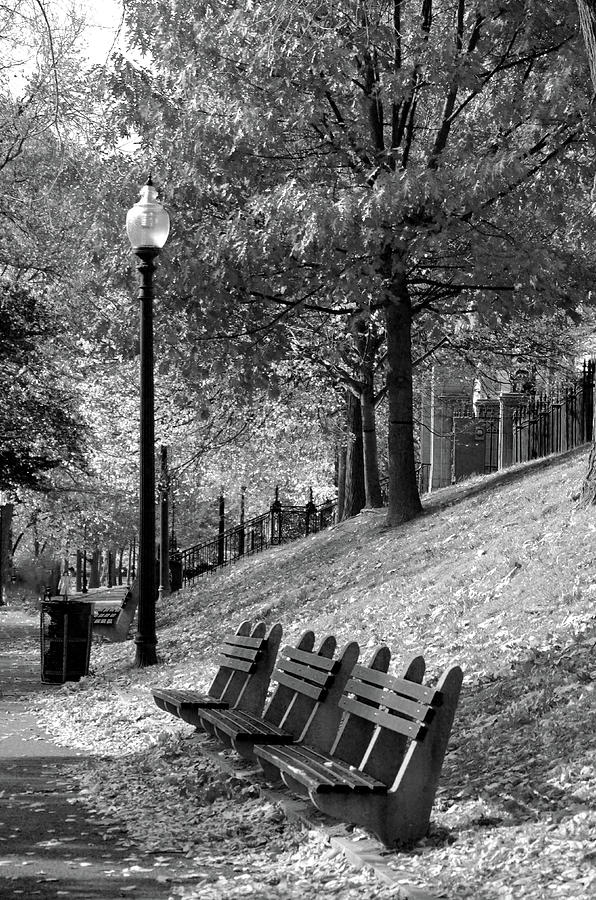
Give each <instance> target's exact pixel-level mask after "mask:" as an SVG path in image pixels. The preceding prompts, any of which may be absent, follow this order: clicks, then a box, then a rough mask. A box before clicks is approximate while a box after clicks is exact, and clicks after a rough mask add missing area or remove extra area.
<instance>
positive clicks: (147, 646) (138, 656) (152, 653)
mask: <svg viewBox="0 0 596 900" xmlns="http://www.w3.org/2000/svg"><path fill="white" fill-rule="evenodd" d="M135 644H136V645H137V646H136V653H135V663H134V664H135V668H137V669H144V668H145V667H146V666H155V665H157V662H158V659H157V649H156V648H157V644H156V643H155V644H151V643H148V642H147V641H146V640H144V638H143V636H142V635H140V634H135Z"/></svg>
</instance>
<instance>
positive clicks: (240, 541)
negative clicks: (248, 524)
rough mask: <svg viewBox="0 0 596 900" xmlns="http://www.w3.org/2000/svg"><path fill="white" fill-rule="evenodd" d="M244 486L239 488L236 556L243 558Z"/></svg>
mask: <svg viewBox="0 0 596 900" xmlns="http://www.w3.org/2000/svg"><path fill="white" fill-rule="evenodd" d="M245 493H246V485H244V484H243V485H242V487H241V488H240V528H239V529H238V556H244V495H245Z"/></svg>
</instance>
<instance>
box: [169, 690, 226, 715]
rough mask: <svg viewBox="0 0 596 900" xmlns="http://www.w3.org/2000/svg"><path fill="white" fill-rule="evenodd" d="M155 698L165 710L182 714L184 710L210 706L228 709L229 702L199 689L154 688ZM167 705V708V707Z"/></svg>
mask: <svg viewBox="0 0 596 900" xmlns="http://www.w3.org/2000/svg"><path fill="white" fill-rule="evenodd" d="M152 693H153V699H154V700H155V702H156V703H157V705H158V706H159V707H161V708H162V709H164V710H165V712H169V713H173V714H174V715H176V716H180V712H181V711H182V710H190V709H199V708H201V707H209V708H211V709H227V707H228V705H229V704H228V703H226V702H225V701H223V700H215V699H214V698H213V697H210V696H209V694H202V693H199V692H198V691H190V690H189V691H178V690H168V689H167V688H153V689H152ZM166 706H167V709H166V708H165V707H166Z"/></svg>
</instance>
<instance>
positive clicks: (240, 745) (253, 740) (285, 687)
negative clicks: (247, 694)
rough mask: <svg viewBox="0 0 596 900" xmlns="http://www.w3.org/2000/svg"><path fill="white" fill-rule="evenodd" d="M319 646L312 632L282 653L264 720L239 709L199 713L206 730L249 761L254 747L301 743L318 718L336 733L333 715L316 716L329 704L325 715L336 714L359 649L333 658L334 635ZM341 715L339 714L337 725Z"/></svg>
mask: <svg viewBox="0 0 596 900" xmlns="http://www.w3.org/2000/svg"><path fill="white" fill-rule="evenodd" d="M314 644H315V635H314V632H312V631H310V630H309V631H306V632H305V633H304V634H303V635H302V637H301V638H300V640H299V642H298V643H297V645H296V646H295V647H284V648H283V650H281V651H280V653H279V656H278V659H277V665H276V667H275V669H274V671H273V674H272V676H271V680H272V682H275V683H276V688H275V690H274V692H273V695H272V697H271V699H270V701H269V703H268V704H267V706H266V707H265V710H264V712H263V714H262V716H255V715H250V714H248V713H246V712H245V711H243V710H242V711H241V710H238V709H233V710H204V711H203V710H200V711H199V714H200V716H201V719H202V721H203V724H204V726H205V727H206V729H207V730H209V731H211V733H212V734H213V735H214V736H215V737H217V738H218V739H219V740H220V741H222V742H223V743H224V744H226V745H228V746H233V747H234V749H235V750H237V751H238V753H239V754H240V755H241V756H243V757H245V758H248V759H251V758H253V748H254V746H255V744H263V743H269V744H271V743H273V744H287V743H292V742H293V741H295V740H297V739H298V738H299V737H300V735H301V734H302V732H303V731H304V729H305V728H306V727H307V726H308V724H309V723H310V722H311V721H312V720H313V718H316V719H317V721H318V722H319V727H321V728H328V729H330V730H332V729H333V727H334V722H333V718H334V714H333V713H332V714H331V717H330V718H328V717H327V716H326V715H325V716H321V715H317V713H318V712H319V710H320V709H321V705H322V704H323V702H324V701H327V702H326V703H325V709H326V710H327V709H328V708H333V706H335V709H337V703H338V702H339V698H340V696H341V693H342V691H343V688H344V686H345V684H346V682H347V680H348V678H349V676H350V672H351V671H352V668H353V667H354V665H355V663H356V661H357V659H358V653H359V648H358V645H357V644H356V643H350V644H348V645H347V646H346V647H345V648H344V650H343V652H342V654H341V655H340V657H339V658H336V659H334V658H333V654H334V653H335V649H336V645H337V641H336V639H335V637H333V635H328V636H327V637H325V638H324V639H323V640H322V641H321V644H320V646H319V648H318V650H316V651H315V650H314V649H313V648H314ZM333 698H335V702H334V699H333ZM339 715H340V713H339V711H338V712H337V721H339Z"/></svg>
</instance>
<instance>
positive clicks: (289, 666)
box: [277, 659, 333, 687]
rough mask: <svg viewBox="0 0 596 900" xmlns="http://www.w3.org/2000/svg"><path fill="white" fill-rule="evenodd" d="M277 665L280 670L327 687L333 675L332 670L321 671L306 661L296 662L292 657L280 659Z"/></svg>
mask: <svg viewBox="0 0 596 900" xmlns="http://www.w3.org/2000/svg"><path fill="white" fill-rule="evenodd" d="M277 665H278V670H279V671H280V672H287V673H288V674H289V675H296V676H297V677H298V678H303V679H304V680H305V681H311V682H314V683H315V684H320V685H323V687H326V686H327V685H328V684H329V681H330V679H331V678H332V677H333V675H332V673H331V672H321V671H320V670H319V669H314V668H313V667H312V666H307V665H305V664H304V663H295V662H293V661H292V660H291V659H280V660H279V662H278V664H277Z"/></svg>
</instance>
